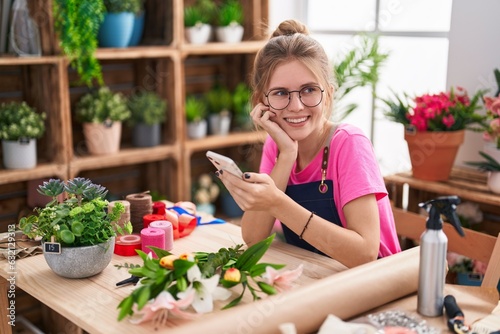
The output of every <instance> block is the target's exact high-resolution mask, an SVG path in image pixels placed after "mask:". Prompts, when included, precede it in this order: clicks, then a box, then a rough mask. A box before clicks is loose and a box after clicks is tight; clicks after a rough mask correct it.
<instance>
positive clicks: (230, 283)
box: [219, 279, 240, 289]
mask: <svg viewBox="0 0 500 334" xmlns="http://www.w3.org/2000/svg"><path fill="white" fill-rule="evenodd" d="M219 283H220V284H222V286H223V287H225V288H228V289H229V288H232V287H233V286H236V285H238V284H240V282H235V281H227V280H225V279H222V280H220V282H219Z"/></svg>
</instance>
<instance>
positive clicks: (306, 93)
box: [265, 86, 325, 110]
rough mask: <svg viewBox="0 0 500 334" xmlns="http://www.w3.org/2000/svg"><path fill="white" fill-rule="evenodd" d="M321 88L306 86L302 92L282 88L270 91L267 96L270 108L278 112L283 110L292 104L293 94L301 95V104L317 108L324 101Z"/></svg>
mask: <svg viewBox="0 0 500 334" xmlns="http://www.w3.org/2000/svg"><path fill="white" fill-rule="evenodd" d="M324 91H325V90H324V89H321V87H320V86H306V87H304V88H302V89H301V90H286V89H282V88H278V89H273V90H270V91H269V93H267V94H265V96H266V98H267V103H268V104H269V106H270V107H271V108H273V109H276V110H283V109H285V108H286V107H288V105H289V104H290V101H291V99H292V93H299V99H300V102H302V104H303V105H305V106H306V107H316V106H317V105H318V104H320V103H321V101H322V100H323V92H324Z"/></svg>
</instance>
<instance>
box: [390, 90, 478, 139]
mask: <svg viewBox="0 0 500 334" xmlns="http://www.w3.org/2000/svg"><path fill="white" fill-rule="evenodd" d="M483 93H484V91H482V90H479V91H477V92H476V94H474V96H473V97H472V99H471V98H469V96H468V94H467V92H466V91H465V90H464V89H463V88H461V87H458V88H456V89H454V88H453V87H452V88H451V89H450V91H448V92H440V93H438V94H424V95H421V96H417V97H415V98H413V99H410V102H408V101H405V100H404V99H403V98H401V97H399V96H396V99H395V100H394V99H393V100H390V99H386V100H382V101H383V102H384V103H385V104H386V106H387V107H388V110H386V111H385V113H384V114H385V116H386V117H387V118H388V119H390V120H392V121H395V122H398V123H401V124H403V125H405V126H411V127H413V128H415V129H416V130H417V131H420V132H424V131H457V130H464V129H470V130H474V131H480V130H479V128H474V126H475V125H481V126H482V125H483V123H484V122H485V116H483V115H480V114H478V113H477V112H476V111H477V110H478V109H480V106H479V102H480V101H481V96H482V95H483ZM404 96H405V98H408V95H407V94H405V95H404Z"/></svg>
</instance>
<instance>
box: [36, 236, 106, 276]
mask: <svg viewBox="0 0 500 334" xmlns="http://www.w3.org/2000/svg"><path fill="white" fill-rule="evenodd" d="M48 246H49V244H44V247H43V256H44V257H45V261H47V264H48V266H49V267H50V269H52V271H53V272H54V273H56V274H57V275H59V276H62V277H66V278H85V277H90V276H94V275H97V274H99V273H100V272H101V271H103V270H104V269H105V268H106V267H107V266H108V264H109V263H110V262H111V259H112V257H113V251H114V248H115V237H112V238H111V239H109V240H108V241H107V242H104V243H101V244H97V245H93V246H82V247H61V252H60V253H54V252H50V247H48ZM46 249H47V250H46Z"/></svg>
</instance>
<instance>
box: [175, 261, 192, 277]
mask: <svg viewBox="0 0 500 334" xmlns="http://www.w3.org/2000/svg"><path fill="white" fill-rule="evenodd" d="M195 264H196V263H194V262H191V261H186V260H180V259H177V260H175V261H174V276H175V277H176V278H179V277H182V276H184V275H185V274H186V273H187V271H188V270H189V268H191V267H192V266H194V265H195Z"/></svg>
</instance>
